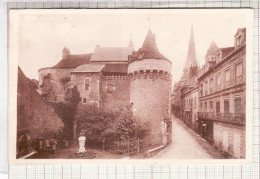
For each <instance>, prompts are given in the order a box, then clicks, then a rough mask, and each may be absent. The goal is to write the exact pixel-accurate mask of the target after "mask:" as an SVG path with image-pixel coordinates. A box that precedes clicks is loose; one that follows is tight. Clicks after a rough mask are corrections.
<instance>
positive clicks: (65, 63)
mask: <svg viewBox="0 0 260 179" xmlns="http://www.w3.org/2000/svg"><path fill="white" fill-rule="evenodd" d="M91 56H92V53H89V54H82V55H68V56H67V58H66V59H62V60H61V61H60V62H59V63H58V64H56V65H54V66H53V67H51V68H76V67H78V66H80V65H82V64H87V63H89V60H90V58H91Z"/></svg>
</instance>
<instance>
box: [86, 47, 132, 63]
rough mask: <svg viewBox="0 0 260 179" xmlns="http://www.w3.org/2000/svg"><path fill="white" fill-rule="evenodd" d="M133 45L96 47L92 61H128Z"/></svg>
mask: <svg viewBox="0 0 260 179" xmlns="http://www.w3.org/2000/svg"><path fill="white" fill-rule="evenodd" d="M132 52H133V48H132V47H96V49H95V51H94V53H93V55H92V57H91V59H90V61H92V62H93V61H95V62H108V61H109V62H111V61H112V62H128V55H131V54H132Z"/></svg>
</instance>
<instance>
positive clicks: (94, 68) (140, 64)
mask: <svg viewBox="0 0 260 179" xmlns="http://www.w3.org/2000/svg"><path fill="white" fill-rule="evenodd" d="M39 78H40V89H41V92H42V95H43V96H44V97H45V99H46V100H53V101H57V102H59V101H62V102H66V99H67V98H69V96H70V89H75V88H76V89H77V90H78V92H79V94H80V97H81V103H82V104H83V105H84V104H91V105H95V106H97V107H99V108H100V109H102V110H108V111H113V110H117V109H120V108H125V107H130V108H131V109H132V111H133V114H134V115H135V116H136V117H137V118H139V119H140V120H142V121H145V122H147V121H149V123H150V125H151V133H150V135H149V137H148V139H147V141H149V142H148V145H150V146H158V145H161V144H162V143H163V142H164V143H167V141H166V142H165V139H166V138H168V136H169V132H170V131H169V121H170V117H169V115H170V94H171V61H170V60H168V59H167V58H166V57H164V56H163V55H162V54H161V53H160V52H159V50H158V48H157V45H156V42H155V35H154V34H152V32H151V30H149V31H148V33H147V35H146V38H145V40H144V43H143V45H142V47H141V48H140V49H138V50H137V51H134V47H133V43H132V41H130V43H129V46H128V47H100V46H97V47H96V48H95V50H94V52H93V53H92V54H91V53H90V54H85V55H71V54H70V51H69V49H67V48H64V49H63V59H62V60H61V61H60V62H59V63H58V64H57V65H55V66H54V67H50V68H44V69H40V70H39ZM163 139H164V140H163Z"/></svg>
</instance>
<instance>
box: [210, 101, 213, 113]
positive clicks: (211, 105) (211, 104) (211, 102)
mask: <svg viewBox="0 0 260 179" xmlns="http://www.w3.org/2000/svg"><path fill="white" fill-rule="evenodd" d="M212 110H213V101H210V111H212Z"/></svg>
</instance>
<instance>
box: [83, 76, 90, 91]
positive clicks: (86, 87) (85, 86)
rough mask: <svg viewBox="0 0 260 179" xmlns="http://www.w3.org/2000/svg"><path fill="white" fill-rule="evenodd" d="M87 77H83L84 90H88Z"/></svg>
mask: <svg viewBox="0 0 260 179" xmlns="http://www.w3.org/2000/svg"><path fill="white" fill-rule="evenodd" d="M89 81H90V80H89V79H85V80H84V89H85V90H86V91H88V90H89Z"/></svg>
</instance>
